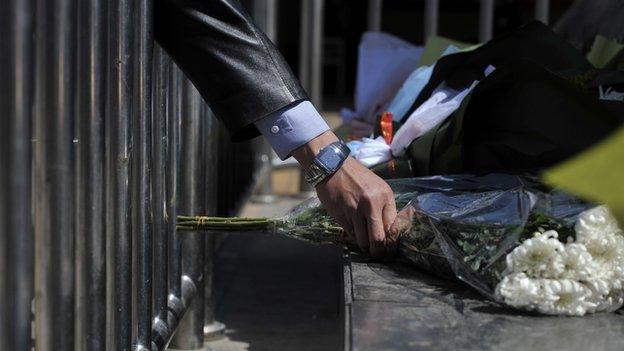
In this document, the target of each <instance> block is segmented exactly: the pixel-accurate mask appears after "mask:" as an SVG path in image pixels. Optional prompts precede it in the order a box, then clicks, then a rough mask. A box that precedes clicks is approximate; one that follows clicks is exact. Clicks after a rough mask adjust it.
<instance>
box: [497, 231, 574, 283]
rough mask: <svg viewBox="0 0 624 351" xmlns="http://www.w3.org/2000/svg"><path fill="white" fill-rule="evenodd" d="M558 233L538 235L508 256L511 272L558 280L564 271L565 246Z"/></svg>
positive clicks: (550, 232)
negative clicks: (563, 255)
mask: <svg viewBox="0 0 624 351" xmlns="http://www.w3.org/2000/svg"><path fill="white" fill-rule="evenodd" d="M557 236H558V234H557V232H556V231H554V230H549V231H547V232H544V233H539V232H537V233H536V236H535V237H533V238H530V239H527V240H525V241H524V242H523V243H522V244H521V245H519V246H518V247H516V248H515V249H514V250H513V251H512V252H511V253H509V254H508V255H507V269H508V271H509V272H525V273H527V275H528V276H531V277H545V278H557V277H559V276H560V275H561V274H563V271H564V263H563V257H562V252H563V249H564V246H563V244H562V243H561V242H560V241H559V240H558V239H557Z"/></svg>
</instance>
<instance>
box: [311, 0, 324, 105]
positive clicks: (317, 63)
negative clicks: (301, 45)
mask: <svg viewBox="0 0 624 351" xmlns="http://www.w3.org/2000/svg"><path fill="white" fill-rule="evenodd" d="M324 11H325V0H313V8H312V13H311V16H312V48H311V55H310V56H311V62H310V66H311V67H310V78H311V81H310V98H311V99H312V102H313V103H314V105H315V106H316V108H317V109H319V110H321V109H322V108H323V33H324V30H323V29H324V28H323V26H324V22H325V21H324Z"/></svg>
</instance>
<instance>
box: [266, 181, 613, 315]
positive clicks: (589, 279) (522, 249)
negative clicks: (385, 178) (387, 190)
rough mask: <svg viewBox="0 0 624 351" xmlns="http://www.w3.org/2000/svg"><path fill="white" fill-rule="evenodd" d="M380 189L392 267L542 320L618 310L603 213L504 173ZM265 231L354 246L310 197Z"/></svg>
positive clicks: (609, 226)
mask: <svg viewBox="0 0 624 351" xmlns="http://www.w3.org/2000/svg"><path fill="white" fill-rule="evenodd" d="M389 184H390V186H391V187H392V189H393V190H394V192H395V196H396V202H397V208H399V209H401V210H400V211H399V214H398V219H397V221H396V222H395V224H394V225H393V226H392V228H391V230H390V233H388V234H387V235H388V239H387V240H388V243H387V244H388V245H387V247H388V252H389V253H390V254H392V255H393V256H394V257H396V258H397V259H398V260H401V261H404V262H407V263H409V264H413V265H415V266H417V267H419V268H421V269H424V270H427V271H429V272H431V273H433V274H436V275H438V276H443V277H448V278H456V279H459V280H462V281H464V282H465V283H467V284H469V285H470V286H472V287H473V288H475V289H477V290H478V291H479V292H481V293H482V294H483V295H485V296H486V297H488V298H490V299H492V300H495V301H498V302H501V303H503V304H505V305H508V306H511V307H514V308H518V309H523V310H530V311H536V312H538V313H542V314H554V315H577V316H580V315H584V314H586V313H594V312H603V311H605V312H607V311H614V310H616V309H618V308H620V307H621V306H622V304H623V303H624V289H623V284H624V236H623V235H622V230H621V229H620V227H619V226H618V223H617V221H616V220H615V218H614V217H613V216H612V215H611V213H610V212H609V210H608V209H607V208H606V207H604V206H597V205H596V204H592V203H588V202H586V201H582V200H580V199H578V198H575V197H573V196H571V195H569V194H566V193H564V192H561V191H558V190H552V189H550V188H548V187H545V186H544V185H542V184H540V183H539V182H538V181H536V180H535V179H533V178H530V177H522V176H514V175H505V174H490V175H486V176H473V175H456V176H434V177H424V178H410V179H398V180H390V181H389ZM273 230H274V231H275V232H279V233H281V234H284V235H288V236H292V237H295V238H299V239H304V240H308V241H314V242H334V243H347V244H354V243H355V242H354V241H353V239H351V240H349V239H348V237H347V236H345V235H344V233H342V232H341V230H340V228H339V227H337V224H335V223H334V221H333V220H332V219H331V217H329V216H328V215H327V213H326V212H325V211H324V210H323V208H322V207H321V206H320V203H319V202H318V200H317V199H312V200H310V201H307V202H305V203H303V204H302V205H300V206H298V207H296V208H295V209H293V211H291V212H290V213H289V214H288V215H287V216H285V217H284V218H281V219H279V220H276V221H275V222H274V227H273Z"/></svg>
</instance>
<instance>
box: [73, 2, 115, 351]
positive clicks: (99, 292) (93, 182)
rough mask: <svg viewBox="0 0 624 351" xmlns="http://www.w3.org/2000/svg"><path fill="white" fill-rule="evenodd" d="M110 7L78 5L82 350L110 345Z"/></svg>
mask: <svg viewBox="0 0 624 351" xmlns="http://www.w3.org/2000/svg"><path fill="white" fill-rule="evenodd" d="M106 4H107V2H106V1H104V0H89V1H79V2H78V23H79V27H80V30H79V31H78V36H79V37H78V59H77V67H78V79H77V94H78V95H77V98H78V101H77V112H78V114H77V118H76V129H77V134H78V144H77V167H76V170H77V173H76V192H77V194H76V221H77V223H76V263H77V267H76V269H77V274H76V277H77V278H76V279H77V284H76V288H77V291H76V300H77V308H76V320H75V328H76V348H75V349H76V350H104V349H105V347H106V335H105V326H106V325H105V323H106V310H105V309H104V308H103V307H104V306H105V305H106V267H105V254H106V251H105V248H106V233H105V217H104V216H103V214H104V209H105V188H104V185H105V183H104V171H105V158H104V151H105V143H104V120H105V118H104V117H105V114H106V99H105V96H106V95H105V93H106V18H107V12H106V9H107V8H106Z"/></svg>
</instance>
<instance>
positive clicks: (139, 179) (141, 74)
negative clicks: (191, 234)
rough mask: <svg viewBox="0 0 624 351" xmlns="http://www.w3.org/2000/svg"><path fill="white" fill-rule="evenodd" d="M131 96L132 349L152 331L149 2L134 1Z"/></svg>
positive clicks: (145, 345) (147, 344) (144, 345)
mask: <svg viewBox="0 0 624 351" xmlns="http://www.w3.org/2000/svg"><path fill="white" fill-rule="evenodd" d="M134 6H135V8H134V11H135V14H136V16H135V17H134V30H135V41H134V44H135V45H134V50H135V53H136V55H135V57H134V72H135V73H136V75H135V83H134V95H133V96H134V99H133V101H134V102H135V105H134V106H133V124H132V131H133V136H132V149H133V152H132V167H133V168H132V173H131V176H132V195H133V197H132V211H133V212H132V217H133V218H132V241H133V244H134V253H133V256H134V259H135V261H134V265H133V267H134V273H135V275H134V277H135V279H134V286H133V290H134V294H133V296H134V301H133V309H134V312H133V318H134V319H133V320H134V323H135V324H134V325H133V327H134V326H136V336H135V346H134V349H136V350H144V349H150V348H151V344H152V342H151V334H152V270H151V268H152V228H151V224H152V216H151V215H152V211H151V198H150V195H151V194H150V191H151V187H152V186H151V153H152V150H151V147H152V134H151V132H152V54H153V43H154V38H153V33H152V3H151V0H139V1H135V2H134Z"/></svg>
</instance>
